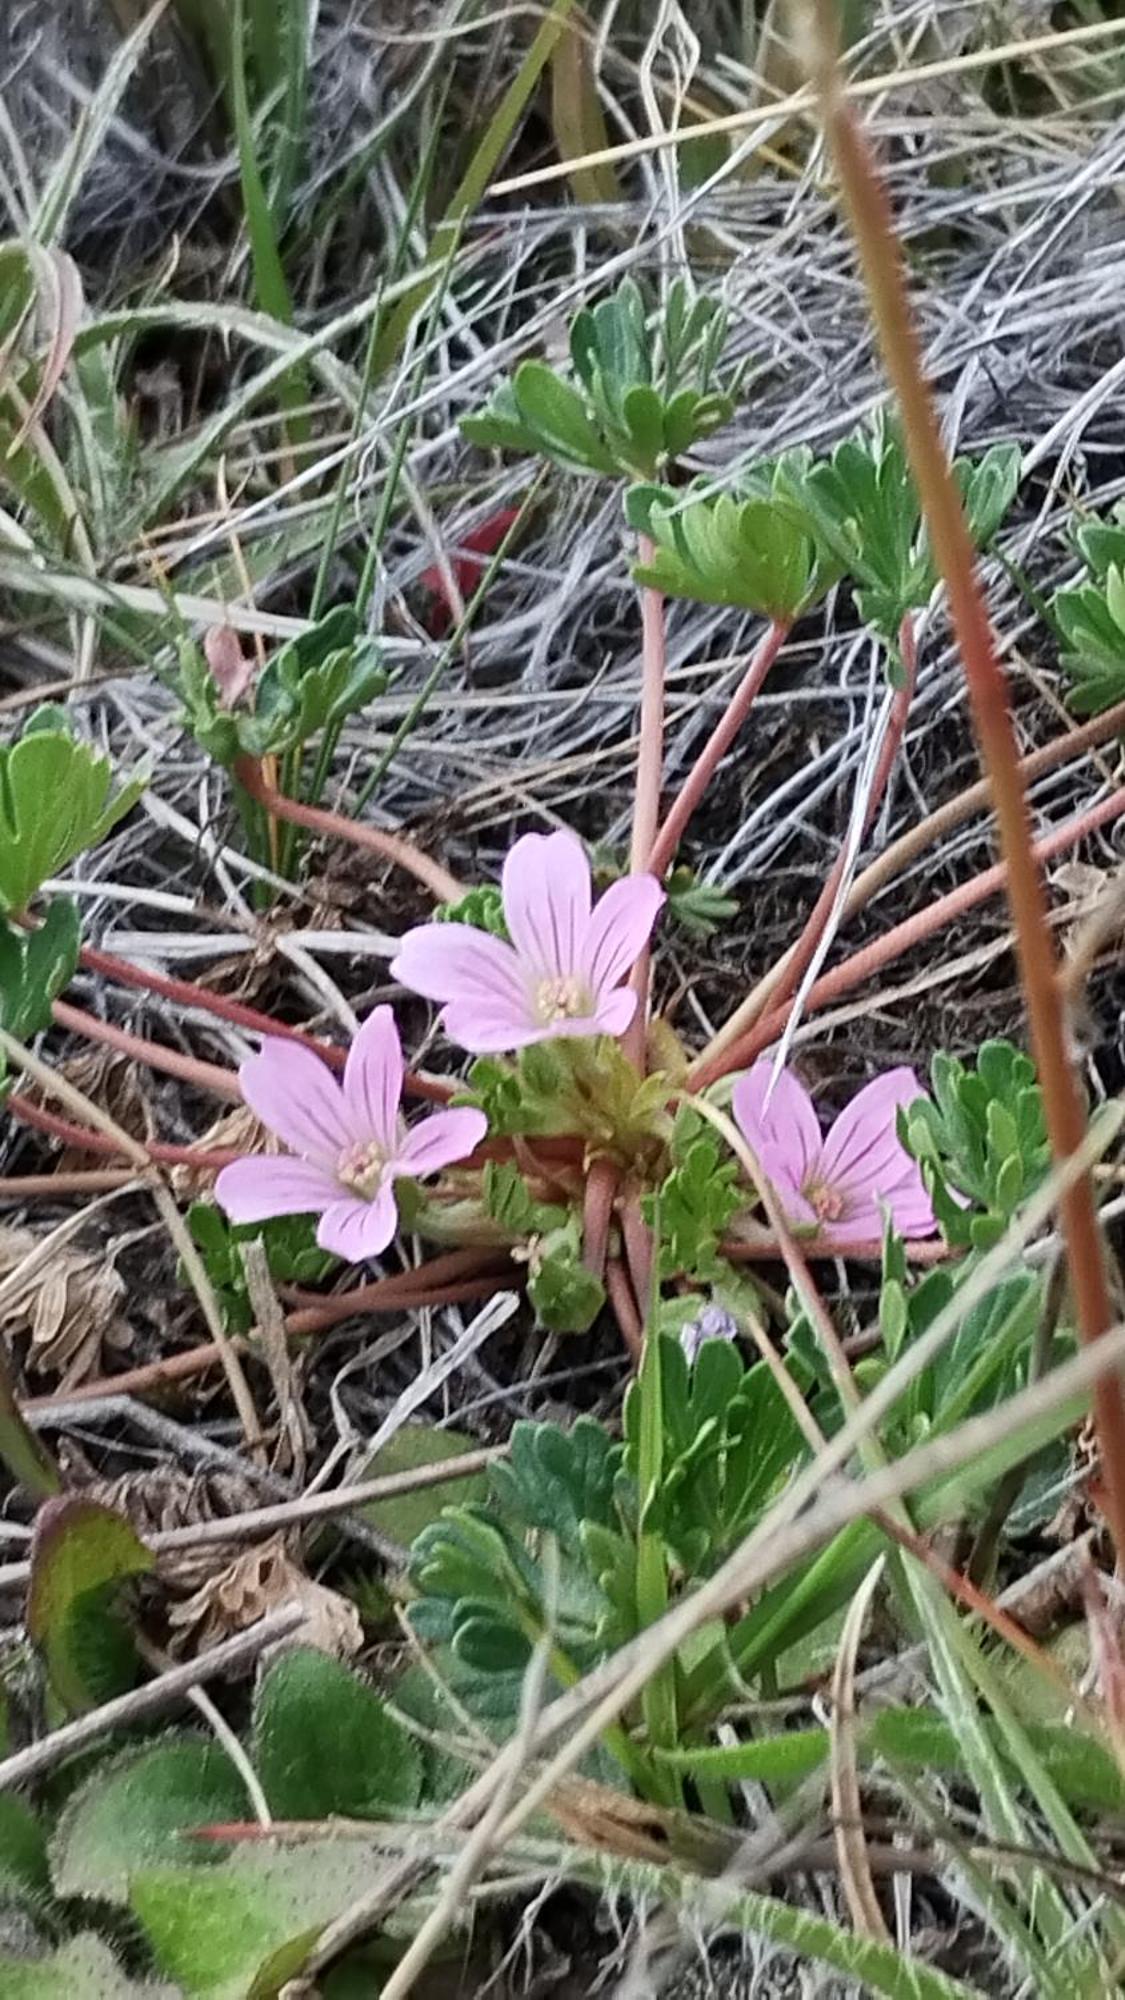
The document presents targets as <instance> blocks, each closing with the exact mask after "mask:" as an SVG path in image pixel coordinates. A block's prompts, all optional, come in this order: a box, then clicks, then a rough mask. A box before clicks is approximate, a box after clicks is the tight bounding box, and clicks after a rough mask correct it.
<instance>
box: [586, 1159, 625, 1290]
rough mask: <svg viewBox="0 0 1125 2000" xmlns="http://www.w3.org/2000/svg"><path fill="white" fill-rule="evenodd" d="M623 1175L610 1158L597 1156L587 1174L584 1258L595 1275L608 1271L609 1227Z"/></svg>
mask: <svg viewBox="0 0 1125 2000" xmlns="http://www.w3.org/2000/svg"><path fill="white" fill-rule="evenodd" d="M620 1179H621V1169H620V1168H619V1167H618V1166H617V1165H615V1163H614V1161H612V1160H607V1159H599V1160H595V1161H594V1163H593V1165H592V1166H591V1168H590V1171H589V1173H588V1174H587V1175H586V1188H585V1192H584V1195H583V1200H582V1262H583V1263H584V1264H585V1266H586V1269H587V1270H588V1271H592V1272H593V1274H594V1276H595V1278H601V1277H603V1276H604V1274H605V1260H606V1252H607V1250H608V1249H609V1227H610V1223H611V1222H612V1221H613V1203H614V1197H615V1196H616V1194H617V1188H618V1183H619V1182H620Z"/></svg>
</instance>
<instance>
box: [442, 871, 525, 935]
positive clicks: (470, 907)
mask: <svg viewBox="0 0 1125 2000" xmlns="http://www.w3.org/2000/svg"><path fill="white" fill-rule="evenodd" d="M434 921H435V923H439V924H470V925H471V926H472V928H473V929H474V930H477V931H488V932H489V933H490V935H491V936H492V937H498V938H503V939H504V940H505V942H506V943H510V942H511V939H510V938H509V937H508V926H507V924H506V923H505V921H504V897H503V894H502V892H501V889H500V885H499V883H497V882H481V883H478V884H477V886H476V887H475V888H472V889H469V890H467V891H466V893H465V895H463V896H462V898H461V900H460V902H459V903H439V904H438V906H437V908H436V910H435V911H434Z"/></svg>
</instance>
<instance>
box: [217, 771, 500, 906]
mask: <svg viewBox="0 0 1125 2000" xmlns="http://www.w3.org/2000/svg"><path fill="white" fill-rule="evenodd" d="M234 772H235V776H236V778H237V779H238V782H239V784H240V785H241V786H242V788H243V790H244V791H246V792H248V793H249V794H250V797H251V798H252V799H256V800H257V802H258V804H259V805H260V806H262V807H264V809H265V811H266V812H267V813H269V814H270V815H271V817H272V818H274V819H285V820H289V821H290V823H291V824H292V825H293V826H303V827H305V828H306V829H307V830H308V831H309V832H310V833H319V834H325V835H327V836H328V837H329V838H330V839H333V840H346V841H348V842H350V844H351V846H353V847H365V848H367V850H368V852H369V853H371V854H377V855H378V856H379V857H380V859H381V860H383V861H391V862H393V863H394V865H395V866H396V867H397V868H403V869H405V870H406V872H407V873H408V874H410V875H413V876H414V878H415V880H416V881H418V882H422V883H424V885H425V887H426V888H427V889H428V890H429V891H430V893H431V895H432V896H434V897H435V898H436V900H437V901H438V902H439V903H459V902H460V900H461V898H462V896H463V895H464V894H465V884H464V883H463V882H459V881H458V880H457V877H456V876H455V875H451V874H450V873H449V870H448V869H447V868H443V867H442V865H441V863H440V862H439V861H431V859H430V857H429V855H428V854H423V852H422V850H421V848H420V847H415V845H414V843H413V841H411V840H407V839H406V838H405V837H404V836H403V835H402V834H399V833H387V832H385V831H384V829H383V828H382V827H375V826H368V825H367V824H366V823H365V822H362V821H359V820H351V819H345V818H344V817H343V815H342V814H341V813H334V812H327V811H325V810H324V808H323V807H321V806H303V805H299V804H298V802H297V800H296V799H287V798H286V797H285V795H284V793H283V792H279V791H278V790H277V788H276V787H275V786H274V785H271V784H269V783H268V782H267V780H266V778H265V776H264V775H263V773H262V771H261V769H260V767H259V766H258V765H257V764H256V763H255V762H254V760H253V758H250V757H240V758H239V759H238V761H237V763H236V764H235V767H234Z"/></svg>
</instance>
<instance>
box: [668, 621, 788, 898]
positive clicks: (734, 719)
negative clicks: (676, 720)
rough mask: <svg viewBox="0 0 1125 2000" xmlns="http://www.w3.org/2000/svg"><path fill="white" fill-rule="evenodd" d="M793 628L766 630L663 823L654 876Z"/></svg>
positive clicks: (679, 836) (777, 626)
mask: <svg viewBox="0 0 1125 2000" xmlns="http://www.w3.org/2000/svg"><path fill="white" fill-rule="evenodd" d="M789 632H790V627H789V626H788V625H787V624H782V623H779V622H778V621H776V620H775V621H774V623H773V624H772V625H769V626H768V627H767V628H766V631H765V632H764V633H763V635H762V637H761V639H760V640H759V641H758V644H757V646H756V648H755V650H754V652H753V653H752V654H751V656H750V659H749V661H748V663H747V666H746V670H745V672H744V674H743V676H742V679H741V680H740V681H739V683H738V686H737V687H736V689H735V691H734V693H733V694H732V696H731V698H730V701H729V703H728V705H727V709H726V713H725V714H724V715H723V716H722V717H721V718H720V720H719V721H718V722H717V723H716V725H715V727H714V729H713V730H712V732H711V734H710V736H709V737H708V738H707V741H706V743H705V744H704V745H703V748H702V750H701V751H700V753H699V755H698V757H697V758H696V760H695V763H694V764H693V765H692V767H691V770H690V771H689V772H688V775H687V777H686V778H685V779H684V782H683V784H682V785H681V787H680V790H679V792H678V793H677V795H676V798H675V799H674V800H673V802H672V805H671V807H670V809H669V812H668V815H667V817H666V819H665V821H664V824H663V825H662V827H661V828H660V831H659V833H658V834H657V836H656V841H655V845H654V846H653V849H652V854H651V856H650V859H649V866H650V868H651V869H652V872H653V874H654V875H663V874H664V871H665V869H666V868H667V867H668V865H669V863H670V862H671V860H672V857H673V855H674V854H675V852H676V849H677V847H678V846H679V844H680V841H681V840H682V838H683V834H684V829H685V827H686V826H687V823H688V821H689V820H690V818H691V816H692V814H693V813H694V812H695V811H696V809H697V808H698V806H699V803H700V801H701V799H702V798H703V795H704V793H705V792H706V790H707V787H708V785H709V784H710V782H711V779H712V778H713V777H714V775H715V772H716V771H717V770H718V768H719V765H720V764H721V763H722V761H723V758H724V757H725V756H726V754H727V751H728V750H729V749H730V747H731V744H732V743H733V742H734V739H735V737H736V736H737V735H738V733H739V731H740V730H741V728H742V725H743V723H744V722H745V721H746V718H747V716H748V715H749V713H750V710H751V708H752V707H753V705H754V703H755V701H756V700H757V697H758V694H759V692H760V690H761V688H762V686H763V684H764V682H765V679H766V676H767V674H768V673H769V671H770V668H771V667H772V666H773V663H774V661H775V660H776V658H777V656H778V654H779V653H780V651H781V649H782V647H783V646H784V644H785V641H786V639H787V638H788V637H789Z"/></svg>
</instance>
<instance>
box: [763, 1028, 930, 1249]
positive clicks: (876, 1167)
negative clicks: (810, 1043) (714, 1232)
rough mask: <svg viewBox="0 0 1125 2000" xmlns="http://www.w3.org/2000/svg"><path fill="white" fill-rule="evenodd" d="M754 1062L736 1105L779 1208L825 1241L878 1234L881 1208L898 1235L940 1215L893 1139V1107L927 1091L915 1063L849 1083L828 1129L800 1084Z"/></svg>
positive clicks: (919, 1231) (923, 1230)
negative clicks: (856, 1086)
mask: <svg viewBox="0 0 1125 2000" xmlns="http://www.w3.org/2000/svg"><path fill="white" fill-rule="evenodd" d="M772 1075H773V1065H772V1063H770V1062H768V1061H764V1062H759V1063H755V1065H754V1067H753V1069H752V1070H749V1071H748V1072H747V1074H746V1075H745V1076H741V1077H739V1079H738V1082H737V1083H736V1085H735V1087H734V1097H733V1108H734V1115H735V1117H736V1119H737V1120H738V1123H739V1125H740V1126H741V1127H742V1130H743V1131H744V1133H745V1134H746V1137H747V1139H748V1140H749V1141H750V1144H751V1146H752V1147H753V1149H754V1152H755V1153H756V1155H757V1157H758V1160H759V1163H760V1165H761V1167H762V1171H763V1172H764V1174H765V1175H766V1177H767V1179H768V1180H769V1181H770V1183H771V1185H772V1187H773V1189H774V1192H775V1193H776V1195H777V1198H778V1200H779V1201H780V1203H781V1206H782V1208H783V1209H784V1211H785V1214H786V1217H787V1218H788V1220H789V1221H790V1222H792V1223H796V1224H798V1225H799V1226H803V1227H807V1228H810V1229H816V1230H817V1231H818V1232H819V1234H820V1235H821V1236H823V1237H825V1238H826V1239H827V1240H828V1241H829V1242H836V1243H843V1242H847V1241H849V1240H850V1241H852V1242H856V1241H859V1240H865V1239H867V1238H873V1239H878V1238H879V1237H881V1236H882V1234H883V1212H884V1209H886V1210H887V1211H888V1212H889V1214H890V1218H891V1221H892V1222H893V1224H894V1226H895V1228H896V1229H897V1231H898V1233H899V1235H900V1236H906V1237H912V1236H932V1235H933V1233H934V1231H935V1229H936V1228H937V1223H936V1221H935V1219H934V1212H933V1208H932V1206H931V1204H930V1198H929V1195H928V1194H927V1193H926V1189H925V1186H924V1184H923V1181H922V1176H921V1173H920V1171H919V1168H918V1164H917V1162H916V1161H915V1160H912V1159H911V1157H910V1155H909V1153H908V1152H906V1150H905V1149H904V1147H903V1146H902V1145H901V1143H900V1141H899V1136H898V1131H897V1128H896V1119H897V1113H898V1111H899V1109H900V1108H901V1107H903V1106H905V1105H908V1104H914V1103H916V1102H917V1100H918V1099H919V1098H920V1097H921V1096H922V1095H923V1094H924V1093H923V1090H922V1086H921V1084H920V1083H919V1081H918V1079H917V1077H916V1076H915V1074H914V1071H913V1070H912V1069H890V1070H888V1071H887V1072H886V1074H885V1075H884V1076H878V1077H876V1078H875V1080H874V1082H873V1083H868V1084H865V1085H864V1087H863V1089H862V1090H860V1091H857V1092H856V1095H855V1096H854V1097H853V1098H852V1101H851V1103H850V1104H848V1105H846V1106H845V1108H844V1110H843V1111H841V1113H840V1116H839V1117H838V1118H837V1120H836V1122H835V1124H834V1125H833V1126H832V1127H831V1130H830V1131H829V1132H828V1133H827V1134H825V1135H824V1136H822V1135H821V1130H820V1122H819V1120H818V1118H817V1115H816V1112H815V1110H814V1109H813V1102H812V1099H811V1097H810V1096H809V1094H808V1091H807V1090H806V1089H805V1087H804V1085H803V1084H802V1083H800V1082H799V1081H798V1079H797V1078H796V1077H795V1076H794V1074H793V1072H792V1070H789V1069H783V1070H782V1071H781V1072H780V1074H779V1076H778V1078H777V1081H776V1083H775V1084H774V1086H773V1089H772V1091H771V1090H770V1079H771V1077H772Z"/></svg>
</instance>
